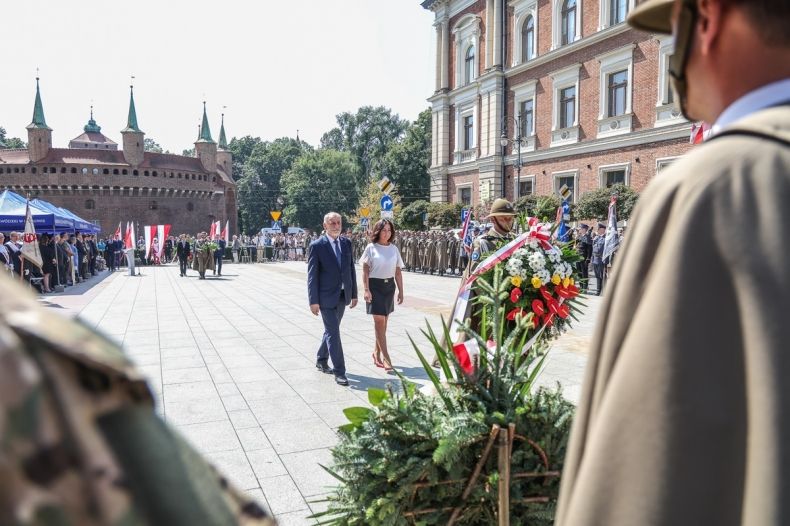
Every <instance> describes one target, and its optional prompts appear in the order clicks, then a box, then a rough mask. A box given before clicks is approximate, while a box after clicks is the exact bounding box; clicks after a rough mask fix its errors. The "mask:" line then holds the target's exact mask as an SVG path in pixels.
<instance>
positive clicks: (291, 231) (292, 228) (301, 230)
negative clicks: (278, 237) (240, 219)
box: [261, 226, 304, 235]
mask: <svg viewBox="0 0 790 526" xmlns="http://www.w3.org/2000/svg"><path fill="white" fill-rule="evenodd" d="M281 233H282V230H280V229H279V228H278V229H276V230H275V229H274V228H270V227H265V228H261V234H265V235H272V234H281ZM287 233H288V234H303V233H304V228H300V227H298V226H289V227H288V232H287Z"/></svg>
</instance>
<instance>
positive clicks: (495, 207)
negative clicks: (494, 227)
mask: <svg viewBox="0 0 790 526" xmlns="http://www.w3.org/2000/svg"><path fill="white" fill-rule="evenodd" d="M515 215H516V211H515V210H513V205H512V204H510V201H508V200H507V199H503V198H501V197H500V198H499V199H496V200H495V201H494V204H492V205H491V212H489V213H488V215H487V216H486V218H489V217H511V216H515Z"/></svg>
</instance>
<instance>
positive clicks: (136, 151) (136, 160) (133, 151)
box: [121, 86, 145, 168]
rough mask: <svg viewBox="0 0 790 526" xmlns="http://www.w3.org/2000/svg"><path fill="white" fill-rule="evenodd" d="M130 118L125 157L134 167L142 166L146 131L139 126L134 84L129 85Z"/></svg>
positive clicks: (126, 129) (125, 142)
mask: <svg viewBox="0 0 790 526" xmlns="http://www.w3.org/2000/svg"><path fill="white" fill-rule="evenodd" d="M129 90H130V94H129V118H128V119H127V121H126V128H124V129H123V130H121V135H122V136H123V158H124V159H125V160H126V162H127V163H129V164H130V165H131V166H133V167H135V168H136V167H137V166H140V164H141V163H142V162H143V160H144V159H145V132H143V131H142V130H141V129H140V127H139V126H137V110H136V109H135V107H134V86H129Z"/></svg>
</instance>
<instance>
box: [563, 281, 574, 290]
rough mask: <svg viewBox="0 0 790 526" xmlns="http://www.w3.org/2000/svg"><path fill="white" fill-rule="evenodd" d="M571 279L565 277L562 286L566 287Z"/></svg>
mask: <svg viewBox="0 0 790 526" xmlns="http://www.w3.org/2000/svg"><path fill="white" fill-rule="evenodd" d="M571 281H573V280H571V278H565V279H564V280H562V286H563V287H565V288H566V289H567V288H568V286H569V285H570V284H571Z"/></svg>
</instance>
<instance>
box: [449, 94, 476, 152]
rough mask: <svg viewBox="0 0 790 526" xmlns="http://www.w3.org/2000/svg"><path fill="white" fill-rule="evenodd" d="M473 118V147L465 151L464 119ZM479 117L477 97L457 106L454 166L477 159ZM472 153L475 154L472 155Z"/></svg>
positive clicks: (458, 103)
mask: <svg viewBox="0 0 790 526" xmlns="http://www.w3.org/2000/svg"><path fill="white" fill-rule="evenodd" d="M469 116H471V117H472V147H471V148H468V149H464V146H465V145H464V144H463V139H464V117H469ZM479 125H480V123H479V116H478V113H477V96H476V95H475V96H474V97H473V98H470V99H467V100H466V101H463V102H460V101H459V102H457V103H456V106H455V139H456V140H455V152H454V154H455V155H454V157H455V159H454V162H453V164H461V163H466V162H472V161H474V160H476V159H477V130H478V126H479ZM470 152H473V153H471V154H470Z"/></svg>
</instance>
